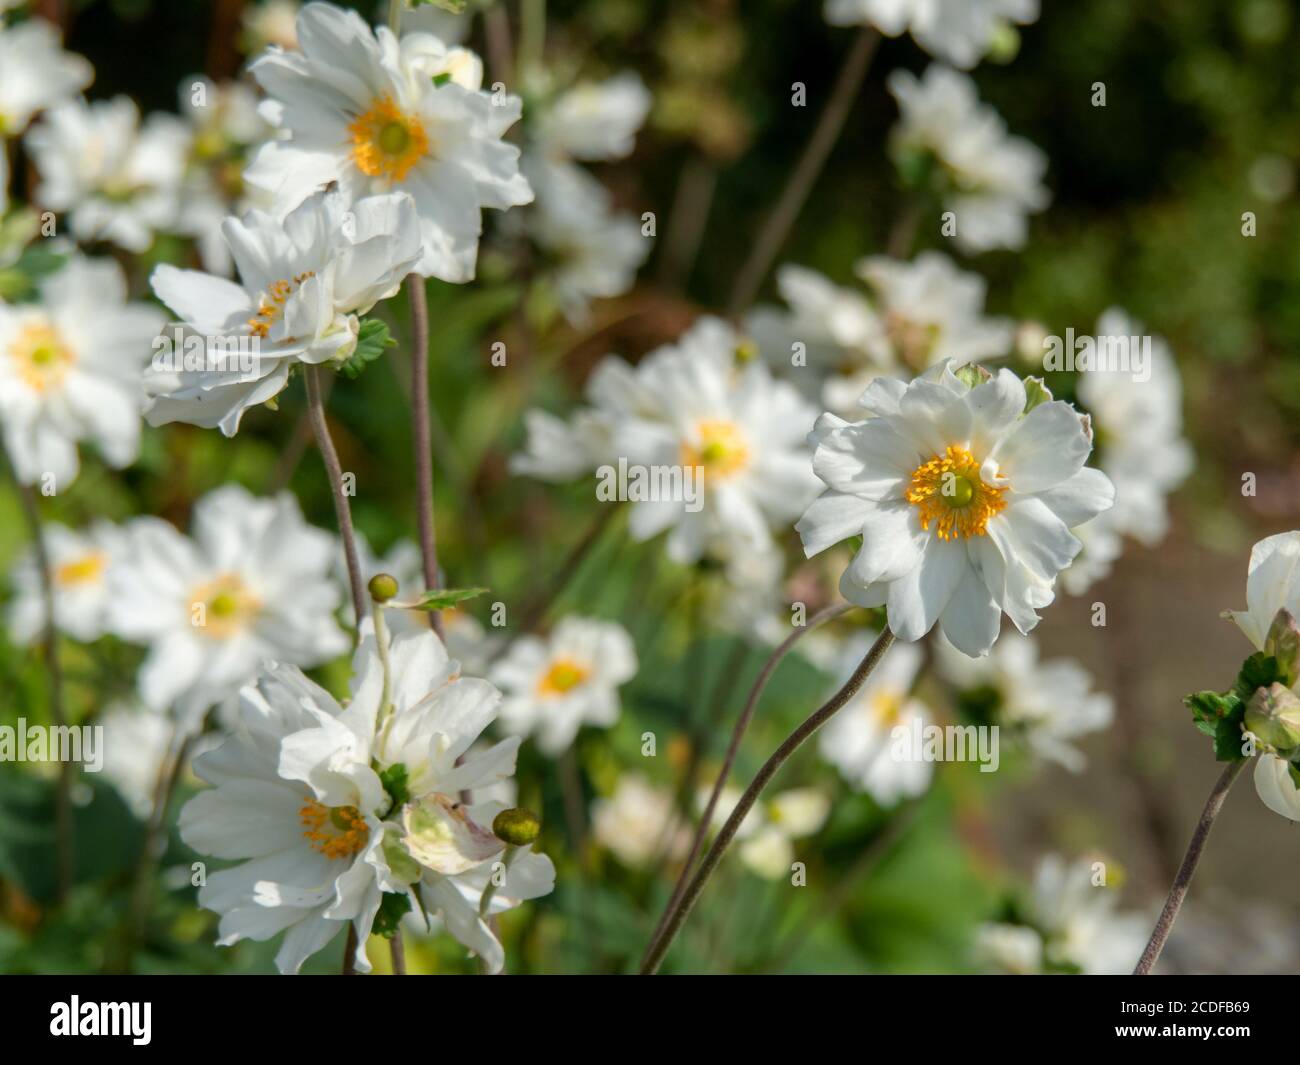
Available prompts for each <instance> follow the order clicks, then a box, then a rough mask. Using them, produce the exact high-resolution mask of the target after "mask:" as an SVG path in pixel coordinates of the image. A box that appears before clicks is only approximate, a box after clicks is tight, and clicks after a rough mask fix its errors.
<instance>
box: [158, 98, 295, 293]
mask: <svg viewBox="0 0 1300 1065" xmlns="http://www.w3.org/2000/svg"><path fill="white" fill-rule="evenodd" d="M178 95H179V97H180V111H181V115H182V116H183V117H184V118H185V119H186V121H187V123H188V126H189V134H190V139H189V144H188V146H187V150H186V165H185V176H184V179H183V181H182V183H181V190H180V205H179V207H178V209H177V218H176V225H175V228H176V232H178V233H181V234H184V235H186V236H190V237H193V238H195V240H196V241H197V242H198V249H199V257H200V258H201V259H202V261H203V267H204V269H205V270H208V271H209V272H211V273H214V274H221V275H222V276H223V277H227V276H229V275H230V273H231V270H232V269H233V268H234V260H233V259H232V258H231V255H230V249H229V248H228V247H227V246H226V241H225V238H224V236H223V235H222V230H221V224H222V222H224V221H225V219H226V216H227V215H230V214H243V213H245V212H246V211H248V210H249V209H250V208H252V207H253V206H255V205H254V204H253V203H251V202H249V197H247V196H246V195H245V190H244V182H243V176H242V171H243V162H244V157H245V155H246V154H247V152H248V150H249V149H250V148H251V147H252V146H253V145H254V144H257V143H259V142H261V141H263V140H265V139H266V138H267V137H268V136H270V133H271V128H270V126H268V125H267V124H266V122H265V121H263V119H262V118H261V116H260V115H259V114H258V112H257V93H256V91H255V90H254V89H253V87H252V86H251V85H249V84H247V83H246V82H243V81H227V82H222V83H221V84H216V83H214V82H212V81H210V80H209V79H208V78H205V77H203V76H201V75H197V74H196V75H192V76H190V77H188V78H185V79H184V80H182V81H181V84H180V90H179V93H178Z"/></svg>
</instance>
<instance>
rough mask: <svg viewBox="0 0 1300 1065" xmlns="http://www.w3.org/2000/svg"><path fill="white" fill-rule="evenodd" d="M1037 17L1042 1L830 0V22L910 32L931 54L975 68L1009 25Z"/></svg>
mask: <svg viewBox="0 0 1300 1065" xmlns="http://www.w3.org/2000/svg"><path fill="white" fill-rule="evenodd" d="M1037 18H1038V0H826V21H827V22H829V23H830V24H831V25H832V26H854V25H871V26H875V27H876V29H878V30H879V31H880V32H881V33H883V34H885V36H887V37H897V36H899V35H900V34H903V33H906V32H908V31H911V34H912V36H913V38H915V40H916V43H917V44H919V45H920V46H921V47H922V48H924V49H925V50H926V51H927V52H929V53H930V54H931V55H933V56H937V57H938V58H940V59H945V60H947V61H948V62H949V63H952V64H953V65H955V66H959V67H973V66H974V65H975V64H976V63H978V62H979V61H980V60H981V59H982V58H983V57H984V56H985V55H986V54H988V52H989V51H990V50H991V49H992V47H993V45H994V42H995V40H996V38H997V36H998V34H999V32H1001V31H1002V30H1003V29H1004V28H1005V27H1006V26H1008V25H1009V24H1010V23H1013V22H1018V23H1021V24H1022V25H1023V24H1027V23H1030V22H1034V21H1036V20H1037Z"/></svg>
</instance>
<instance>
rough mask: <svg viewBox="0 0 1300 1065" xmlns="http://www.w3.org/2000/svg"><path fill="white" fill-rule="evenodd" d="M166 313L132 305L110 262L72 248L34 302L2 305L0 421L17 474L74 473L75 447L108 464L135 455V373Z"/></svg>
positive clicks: (59, 476) (70, 476)
mask: <svg viewBox="0 0 1300 1065" xmlns="http://www.w3.org/2000/svg"><path fill="white" fill-rule="evenodd" d="M163 320H164V319H163V316H162V315H161V314H160V313H159V312H158V311H157V310H156V309H155V308H154V307H152V306H150V305H148V304H145V303H128V302H127V287H126V278H125V277H124V276H123V274H122V269H121V267H119V266H118V265H117V263H115V262H113V261H112V260H111V259H85V258H82V257H81V256H80V255H74V256H73V257H72V258H71V259H69V260H68V262H67V263H66V264H65V265H64V266H63V267H62V268H60V269H59V270H57V271H56V272H55V273H53V274H51V275H49V276H48V277H47V278H45V280H44V281H42V282H41V285H40V290H39V299H38V300H37V301H36V302H34V303H22V304H6V303H2V302H0V420H2V421H3V423H4V442H5V447H6V449H7V450H8V452H9V457H10V459H11V461H12V462H13V465H14V469H15V470H16V472H17V474H18V477H19V479H20V480H21V481H22V482H23V483H24V484H34V483H35V482H37V481H41V480H44V479H47V478H52V483H51V484H50V487H51V488H53V489H54V490H56V491H62V490H63V489H64V488H66V487H67V486H68V485H69V484H71V483H72V482H73V480H75V479H76V476H77V472H78V470H79V468H80V463H79V461H78V458H77V444H78V442H80V441H85V442H89V443H93V444H94V445H95V447H96V448H97V449H98V450H99V452H100V454H101V455H102V456H103V458H104V459H105V460H106V461H107V462H108V463H109V465H111V466H115V467H119V468H120V467H123V466H127V465H130V463H132V462H133V461H135V457H136V455H137V454H139V451H140V414H141V411H142V409H143V407H144V405H145V396H144V391H143V389H141V387H140V372H141V369H142V368H143V367H144V366H145V365H146V364H147V362H148V360H149V353H150V350H151V349H152V345H153V341H154V338H155V337H156V336H157V335H158V330H159V329H160V328H161V327H162V323H163Z"/></svg>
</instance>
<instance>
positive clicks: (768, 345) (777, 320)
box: [750, 251, 1013, 418]
mask: <svg viewBox="0 0 1300 1065" xmlns="http://www.w3.org/2000/svg"><path fill="white" fill-rule="evenodd" d="M857 272H858V275H859V277H861V278H862V280H863V281H864V282H866V284H867V286H868V289H869V290H870V297H868V296H867V295H865V294H861V293H859V292H858V290H856V289H849V288H841V287H839V286H837V285H834V284H832V283H831V282H830V281H829V280H828V279H827V278H825V277H823V276H822V275H821V274H819V273H817V272H816V271H814V270H807V269H805V268H803V267H799V266H783V267H782V268H781V269H780V270H779V271H778V272H777V287H778V289H779V290H780V292H781V295H782V297H783V298H784V299H785V301H786V303H787V304H788V305H789V307H790V310H789V312H788V313H786V312H781V311H778V310H775V309H773V308H766V307H763V308H758V309H757V310H755V311H754V313H753V314H752V315H751V317H750V328H751V331H752V332H753V334H754V337H755V339H756V340H757V341H758V343H759V348H760V349H761V350H762V351H763V352H764V354H766V355H767V356H768V358H769V359H770V360H772V362H773V366H774V367H775V368H777V369H778V370H782V371H783V370H784V369H785V368H787V367H790V366H791V359H792V357H793V355H794V354H796V349H795V345H796V344H802V345H803V349H802V353H803V355H804V359H805V361H806V365H807V368H806V369H805V368H803V367H802V366H800V367H796V368H794V369H793V370H792V372H790V373H788V374H785V376H788V377H790V378H791V379H793V380H795V381H804V382H807V383H808V384H809V385H812V386H813V387H812V388H808V387H805V389H804V390H805V392H806V393H811V394H815V395H816V396H817V398H818V399H819V401H820V402H821V403H822V404H824V406H825V407H826V409H828V410H830V411H831V412H832V413H834V414H839V415H841V416H842V417H846V418H848V417H852V416H853V415H854V413H855V411H856V410H857V404H858V399H859V398H860V397H861V395H862V393H863V391H864V390H865V389H866V387H867V386H868V385H869V384H870V383H871V382H872V381H873V380H874V379H875V378H876V377H878V376H880V375H882V374H885V375H888V376H891V377H904V378H906V377H908V376H910V375H911V374H912V373H917V372H920V371H921V370H924V369H926V368H927V367H929V366H933V365H934V364H935V363H938V362H942V361H943V360H944V359H952V360H953V361H954V362H956V363H958V364H961V363H966V362H974V361H977V360H981V359H990V358H997V357H999V356H1001V355H1005V354H1006V353H1007V352H1008V350H1009V349H1010V346H1011V339H1012V332H1013V329H1012V325H1011V323H1010V322H1009V321H1008V320H1006V319H1004V318H986V317H984V292H985V284H984V279H983V278H982V277H980V276H979V275H977V274H970V273H966V272H964V271H962V270H959V269H958V268H957V266H956V264H954V263H953V261H952V260H951V259H950V258H948V256H946V255H944V254H943V253H942V252H934V251H927V252H922V253H921V254H920V255H918V256H917V257H916V258H915V259H914V260H913V261H912V262H910V263H909V262H901V261H899V260H897V259H891V258H889V257H888V256H883V255H877V256H872V257H870V258H867V259H863V260H862V261H861V262H859V263H858V265H857Z"/></svg>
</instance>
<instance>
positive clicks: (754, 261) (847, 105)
mask: <svg viewBox="0 0 1300 1065" xmlns="http://www.w3.org/2000/svg"><path fill="white" fill-rule="evenodd" d="M879 43H880V34H879V33H877V32H876V31H875V30H874V29H872V28H871V27H869V26H864V27H863V28H862V29H861V30H860V31H859V33H858V35H857V37H856V38H854V41H853V45H852V47H850V48H849V54H848V56H846V57H845V60H844V65H843V66H842V67H840V73H839V77H838V78H836V80H835V87H834V88H833V89H832V90H831V95H830V99H829V100H827V101H826V107H825V108H824V109H823V111H822V113H821V116H820V117H819V118H818V120H817V127H816V128H815V129H814V130H813V135H812V136H811V137H810V138H809V139H808V143H807V145H806V146H805V147H804V150H803V155H801V156H800V157H799V162H798V163H797V164H796V165H795V168H794V171H793V172H792V173H791V174H790V179H789V181H787V182H786V185H785V188H784V189H782V190H781V198H780V199H779V200H777V203H776V206H775V207H774V208H773V209H772V213H771V214H770V215H768V216H767V221H766V222H764V223H763V228H762V229H761V230H760V231H759V234H758V239H757V240H755V241H754V245H753V249H752V250H751V251H750V253H749V258H748V259H746V260H745V265H744V266H743V267H741V270H740V273H739V275H737V277H736V283H735V285H734V286H733V287H732V290H731V301H730V303H729V304H728V313H729V314H730V315H731V316H732V317H735V316H736V315H738V314H739V313H740V312H741V311H743V310H744V309H745V308H746V307H748V306H749V305H750V304H751V303H753V302H754V296H755V295H757V294H758V289H759V286H760V285H762V283H763V278H764V277H766V276H767V271H768V270H769V269H770V268H771V266H772V263H773V261H774V260H775V259H776V256H777V253H778V252H780V250H781V246H782V245H783V244H784V243H785V239H786V237H787V236H788V235H789V233H790V227H791V226H793V225H794V223H795V219H796V218H798V217H799V212H800V211H801V210H802V209H803V205H804V203H805V202H806V201H807V199H808V194H809V193H811V192H812V189H813V185H814V184H816V181H817V177H818V175H819V174H821V172H822V167H824V166H825V165H826V159H827V157H828V156H829V155H830V153H831V149H832V148H833V147H835V142H836V141H837V140H838V139H839V136H840V131H841V130H842V129H843V128H844V123H845V122H846V121H847V120H848V117H849V112H850V111H851V110H852V109H853V101H854V98H855V97H856V96H857V95H858V90H859V89H860V88H861V87H862V82H863V79H865V78H866V76H867V69H868V68H869V67H870V66H871V57H872V56H873V55H874V54H875V51H876V46H877V45H878V44H879Z"/></svg>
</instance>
